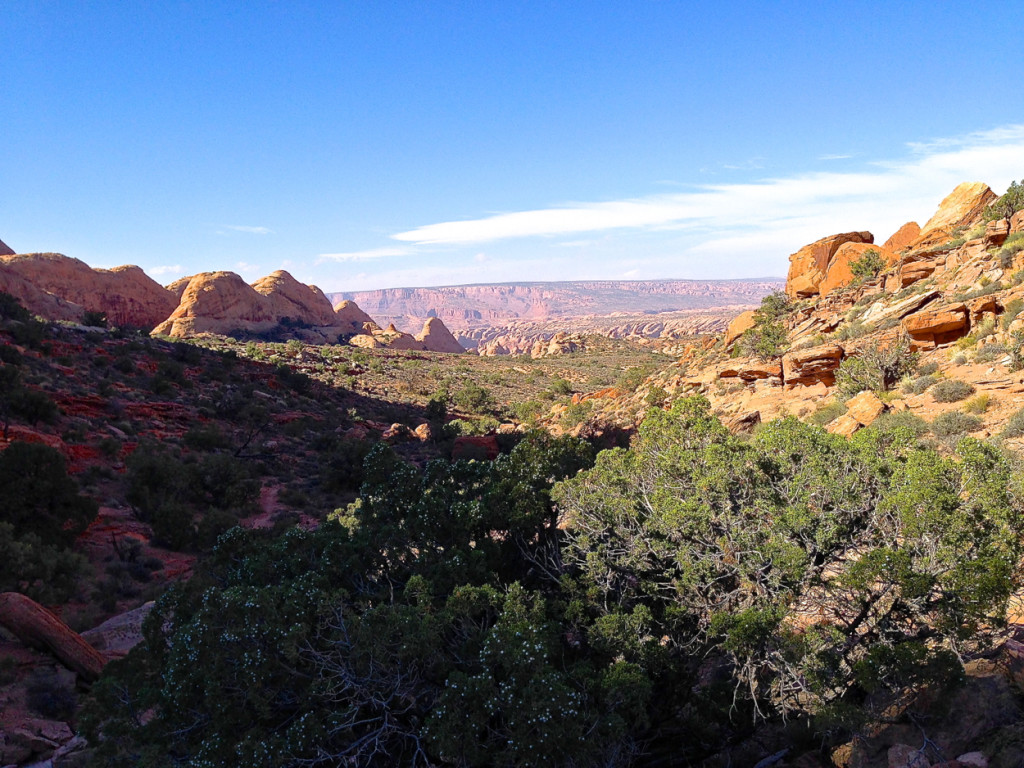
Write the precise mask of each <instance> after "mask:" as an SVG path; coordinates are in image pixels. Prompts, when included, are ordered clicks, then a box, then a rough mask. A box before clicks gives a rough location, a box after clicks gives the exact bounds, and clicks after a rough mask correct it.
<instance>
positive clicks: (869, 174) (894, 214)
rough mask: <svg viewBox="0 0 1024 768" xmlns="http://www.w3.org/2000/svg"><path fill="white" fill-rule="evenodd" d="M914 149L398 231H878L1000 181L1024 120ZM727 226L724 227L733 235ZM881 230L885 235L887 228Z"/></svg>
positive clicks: (443, 240) (785, 239) (787, 242)
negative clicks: (969, 186)
mask: <svg viewBox="0 0 1024 768" xmlns="http://www.w3.org/2000/svg"><path fill="white" fill-rule="evenodd" d="M908 148H909V150H910V154H909V156H908V157H905V158H902V159H898V160H885V161H876V162H873V163H870V164H868V165H867V166H866V168H865V169H864V170H858V171H848V172H840V171H827V172H826V171H821V172H815V173H805V174H800V175H795V176H790V177H780V178H768V179H763V180H759V181H756V182H750V183H742V184H714V185H701V186H699V187H697V188H696V190H695V191H692V192H687V193H679V194H657V195H649V196H646V197H639V198H630V199H624V200H617V201H610V202H596V203H587V202H580V203H568V204H564V205H560V206H555V207H550V208H541V209H535V210H526V211H515V212H508V213H498V214H494V215H491V216H487V217H483V218H478V219H471V220H466V221H445V222H440V223H436V224H428V225H425V226H422V227H417V228H416V229H411V230H408V231H406V232H399V233H397V234H395V235H392V237H393V239H395V240H398V241H401V242H407V243H413V244H417V245H426V244H445V245H458V244H469V243H484V242H491V241H497V240H507V239H512V238H524V237H546V238H562V237H566V236H576V237H579V236H580V235H582V234H586V233H596V232H603V231H605V232H606V231H609V230H645V231H656V230H691V231H693V232H694V234H695V235H700V237H699V238H698V240H699V244H698V245H697V246H696V248H695V250H698V251H701V250H702V251H705V252H714V251H722V252H724V251H725V250H727V249H728V248H735V247H746V246H748V245H750V244H757V246H758V247H759V248H761V249H762V250H764V249H767V248H768V247H771V245H777V246H778V247H780V248H789V249H792V248H793V247H794V244H796V246H799V245H800V244H802V243H803V242H808V241H809V240H807V238H808V237H809V238H810V239H811V240H813V239H817V238H818V237H821V236H823V235H824V234H828V233H829V232H834V231H842V230H843V229H844V228H849V229H854V228H856V229H864V228H866V227H872V228H874V229H876V230H877V231H878V232H879V234H882V233H886V234H887V230H889V229H892V230H895V228H896V227H898V226H900V225H901V224H902V223H904V222H905V221H907V220H909V219H912V218H918V219H921V220H922V221H923V220H924V219H927V218H928V216H930V215H931V212H932V211H933V210H934V209H935V206H936V204H937V203H938V202H939V200H941V199H942V197H944V196H945V195H946V194H947V193H948V192H949V191H950V190H951V189H952V188H953V187H954V186H956V184H958V183H960V182H962V181H975V180H978V181H986V182H988V183H989V184H991V185H992V186H993V187H994V188H996V189H997V191H998V190H1001V189H1002V188H1003V187H1004V186H1005V185H1006V184H1007V183H1008V182H1009V181H1010V180H1011V178H1012V175H1011V174H1012V172H1016V171H1017V169H1019V168H1021V167H1024V125H1012V126H1004V127H1000V128H996V129H993V130H991V131H984V132H977V133H972V134H969V135H967V136H963V137H958V138H951V139H940V140H935V141H931V142H927V143H916V144H912V145H908ZM726 233H727V234H726ZM883 236H884V235H883Z"/></svg>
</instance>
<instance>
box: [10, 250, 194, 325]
mask: <svg viewBox="0 0 1024 768" xmlns="http://www.w3.org/2000/svg"><path fill="white" fill-rule="evenodd" d="M0 263H2V264H3V266H4V267H6V268H7V269H9V270H11V271H13V272H14V273H16V274H18V275H19V276H21V277H22V278H24V279H25V280H27V281H28V282H30V283H31V284H32V285H33V286H34V287H35V288H36V289H37V290H40V291H44V292H46V293H49V294H51V295H52V296H55V297H56V298H58V299H60V300H62V301H64V302H68V303H70V304H75V305H78V306H79V307H81V308H82V311H91V312H101V313H103V314H104V315H106V316H107V321H108V322H109V323H110V324H111V325H117V326H129V327H133V328H145V329H147V330H148V329H150V328H152V327H153V326H155V325H156V324H157V323H159V322H161V321H162V320H163V319H164V318H166V317H167V316H168V315H169V314H170V313H171V312H172V311H174V306H175V303H176V302H175V300H174V295H173V294H172V293H171V292H170V291H168V290H167V289H166V288H164V287H163V286H161V285H160V284H159V283H157V282H156V281H155V280H153V279H152V278H150V277H149V276H148V275H146V273H145V272H143V271H142V270H141V269H140V268H139V267H134V266H124V267H114V268H113V269H93V268H92V267H90V266H89V265H88V264H86V263H85V262H84V261H79V260H78V259H73V258H70V257H68V256H64V255H62V254H59V253H23V254H15V255H8V256H0ZM47 316H48V317H49V315H47ZM80 316H81V312H79V313H78V314H77V315H76V318H75V319H77V317H80ZM62 319H72V318H62Z"/></svg>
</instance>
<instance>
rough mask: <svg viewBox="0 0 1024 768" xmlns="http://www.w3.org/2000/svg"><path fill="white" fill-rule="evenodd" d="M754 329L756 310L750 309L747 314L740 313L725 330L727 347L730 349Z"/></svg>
mask: <svg viewBox="0 0 1024 768" xmlns="http://www.w3.org/2000/svg"><path fill="white" fill-rule="evenodd" d="M753 327H754V310H753V309H748V310H747V311H746V312H740V313H739V314H738V315H736V317H734V318H733V319H732V321H731V322H730V323H729V327H728V328H726V329H725V346H727V347H728V346H729V345H730V344H732V343H733V342H734V341H736V339H738V338H739V337H740V336H742V335H743V334H744V333H746V332H747V331H749V330H750V329H751V328H753Z"/></svg>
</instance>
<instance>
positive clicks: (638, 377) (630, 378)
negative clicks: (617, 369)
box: [615, 364, 655, 392]
mask: <svg viewBox="0 0 1024 768" xmlns="http://www.w3.org/2000/svg"><path fill="white" fill-rule="evenodd" d="M654 371H655V367H654V366H653V365H649V364H644V365H635V366H633V367H632V368H627V369H626V370H625V371H623V372H622V373H621V374H620V375H619V378H618V379H617V380H616V382H615V387H616V388H617V389H621V390H624V391H626V392H633V391H635V390H636V388H637V387H639V386H640V385H641V384H643V382H644V380H645V379H646V378H647V377H648V376H650V375H651V374H652V373H654Z"/></svg>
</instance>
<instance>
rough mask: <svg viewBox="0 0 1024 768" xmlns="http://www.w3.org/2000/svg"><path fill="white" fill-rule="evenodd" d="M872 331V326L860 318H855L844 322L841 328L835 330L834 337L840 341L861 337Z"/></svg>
mask: <svg viewBox="0 0 1024 768" xmlns="http://www.w3.org/2000/svg"><path fill="white" fill-rule="evenodd" d="M870 332H871V328H870V327H869V326H867V325H865V324H864V323H862V322H860V321H859V320H854V321H853V322H850V323H844V324H843V325H842V326H840V328H839V330H838V331H836V332H835V334H834V335H833V336H832V338H834V339H836V340H838V341H845V340H848V339H859V338H861V337H862V336H867V335H868V334H869V333H870Z"/></svg>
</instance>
